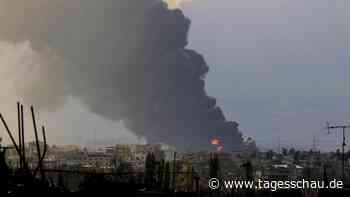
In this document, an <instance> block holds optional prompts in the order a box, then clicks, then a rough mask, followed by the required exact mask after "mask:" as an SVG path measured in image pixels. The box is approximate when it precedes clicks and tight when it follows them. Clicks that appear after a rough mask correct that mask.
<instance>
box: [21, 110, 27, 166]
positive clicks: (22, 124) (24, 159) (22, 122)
mask: <svg viewBox="0 0 350 197" xmlns="http://www.w3.org/2000/svg"><path fill="white" fill-rule="evenodd" d="M21 129H22V156H23V158H22V159H23V165H24V166H23V167H27V166H26V165H27V161H26V145H25V140H24V137H25V136H24V115H23V105H21Z"/></svg>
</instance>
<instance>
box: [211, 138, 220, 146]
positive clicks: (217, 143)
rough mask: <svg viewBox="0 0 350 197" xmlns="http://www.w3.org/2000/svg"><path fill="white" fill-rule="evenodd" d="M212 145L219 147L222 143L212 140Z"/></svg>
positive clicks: (215, 139)
mask: <svg viewBox="0 0 350 197" xmlns="http://www.w3.org/2000/svg"><path fill="white" fill-rule="evenodd" d="M211 144H212V145H216V146H218V145H220V144H221V141H220V140H219V139H217V138H214V139H212V140H211Z"/></svg>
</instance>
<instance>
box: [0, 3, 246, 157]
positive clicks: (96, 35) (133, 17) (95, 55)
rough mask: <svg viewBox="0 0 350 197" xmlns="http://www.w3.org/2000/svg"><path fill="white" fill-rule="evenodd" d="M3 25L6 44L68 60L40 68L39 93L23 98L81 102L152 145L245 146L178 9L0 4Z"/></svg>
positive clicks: (53, 104) (144, 5)
mask: <svg viewBox="0 0 350 197" xmlns="http://www.w3.org/2000/svg"><path fill="white" fill-rule="evenodd" d="M0 24H1V26H0V28H1V29H0V40H2V41H6V42H15V43H16V42H24V41H29V42H30V43H31V45H32V47H33V49H34V50H36V51H45V50H47V49H50V51H52V53H54V54H55V55H57V56H60V57H62V58H63V59H64V60H65V61H64V62H65V63H62V64H49V65H47V66H46V67H45V68H44V69H42V70H41V71H40V72H42V73H40V76H42V78H41V77H39V78H38V79H37V80H38V83H37V84H41V86H40V95H36V94H32V92H38V91H30V90H27V91H25V92H26V95H24V97H25V99H28V100H30V101H32V102H34V103H37V104H38V105H43V104H45V105H47V106H46V107H49V108H52V107H59V104H61V103H62V100H61V99H63V100H64V99H65V97H67V96H69V95H71V96H74V97H77V98H79V99H80V100H81V101H83V102H84V103H85V104H86V105H87V106H88V107H89V109H90V110H91V111H92V112H93V113H96V114H99V115H101V116H104V117H105V118H108V119H111V120H123V121H124V123H125V125H126V126H127V127H128V129H130V130H131V131H133V132H134V133H136V134H138V135H140V136H145V137H146V138H147V140H148V142H150V143H153V142H164V143H167V144H171V145H176V146H177V147H178V148H180V149H192V150H198V149H208V148H211V146H210V140H211V139H212V138H213V137H218V138H221V140H222V141H223V142H224V145H225V148H226V150H232V149H237V148H242V146H243V143H242V136H241V134H240V133H239V131H238V124H237V123H235V122H229V121H227V120H226V119H225V117H224V115H223V112H222V111H221V109H220V108H219V107H218V106H216V101H215V99H214V98H212V97H209V96H208V95H207V93H206V91H205V87H204V86H205V82H204V78H205V75H206V73H207V72H208V71H209V68H208V66H207V64H206V63H205V60H204V58H203V57H202V56H201V55H200V54H198V53H197V52H195V51H193V50H189V49H186V48H185V47H186V45H187V34H188V30H189V27H190V20H189V19H188V18H186V17H185V16H184V15H183V13H182V12H181V11H180V10H169V9H167V5H166V4H165V3H164V2H162V1H160V0H103V1H97V0H74V1H72V0H25V1H23V0H0ZM47 76H50V77H47ZM48 78H49V79H48ZM50 78H51V79H52V80H50ZM44 79H46V80H44ZM31 88H33V90H34V89H35V88H37V87H31ZM43 95H44V96H43ZM58 98H59V99H58Z"/></svg>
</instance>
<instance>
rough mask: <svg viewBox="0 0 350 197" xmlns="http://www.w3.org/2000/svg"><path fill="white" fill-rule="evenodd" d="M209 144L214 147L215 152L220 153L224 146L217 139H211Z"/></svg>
mask: <svg viewBox="0 0 350 197" xmlns="http://www.w3.org/2000/svg"><path fill="white" fill-rule="evenodd" d="M211 144H212V145H214V146H216V150H217V151H218V152H221V151H223V150H224V144H223V143H222V142H221V140H220V139H218V138H213V139H212V140H211Z"/></svg>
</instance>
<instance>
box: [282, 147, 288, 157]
mask: <svg viewBox="0 0 350 197" xmlns="http://www.w3.org/2000/svg"><path fill="white" fill-rule="evenodd" d="M282 154H283V156H287V155H288V150H287V149H286V148H282Z"/></svg>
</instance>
